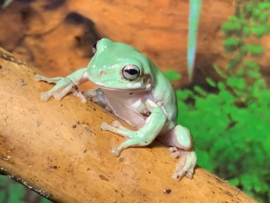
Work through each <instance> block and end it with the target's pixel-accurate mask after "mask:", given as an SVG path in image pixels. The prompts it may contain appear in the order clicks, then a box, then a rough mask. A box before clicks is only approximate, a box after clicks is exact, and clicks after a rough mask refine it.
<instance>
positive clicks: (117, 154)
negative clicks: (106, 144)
mask: <svg viewBox="0 0 270 203" xmlns="http://www.w3.org/2000/svg"><path fill="white" fill-rule="evenodd" d="M111 152H112V154H113V155H114V156H119V155H120V151H119V150H118V149H117V148H112V150H111Z"/></svg>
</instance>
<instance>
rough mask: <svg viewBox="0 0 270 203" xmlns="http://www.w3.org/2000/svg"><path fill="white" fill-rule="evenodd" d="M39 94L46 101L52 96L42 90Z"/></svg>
mask: <svg viewBox="0 0 270 203" xmlns="http://www.w3.org/2000/svg"><path fill="white" fill-rule="evenodd" d="M39 95H40V98H41V100H42V101H45V102H46V101H48V100H49V99H50V97H51V96H52V95H50V94H48V93H47V92H41V93H40V94H39Z"/></svg>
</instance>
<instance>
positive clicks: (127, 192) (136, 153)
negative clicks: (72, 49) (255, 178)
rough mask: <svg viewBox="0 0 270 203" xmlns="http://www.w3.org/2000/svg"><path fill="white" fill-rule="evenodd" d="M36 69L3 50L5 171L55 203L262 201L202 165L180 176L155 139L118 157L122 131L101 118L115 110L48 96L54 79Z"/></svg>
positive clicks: (1, 166)
mask: <svg viewBox="0 0 270 203" xmlns="http://www.w3.org/2000/svg"><path fill="white" fill-rule="evenodd" d="M35 73H39V71H38V70H37V69H35V68H33V67H29V66H28V65H27V64H26V63H24V62H22V61H20V60H18V59H16V58H14V57H13V56H12V55H11V54H10V53H8V52H6V51H5V50H3V49H0V98H1V99H0V171H1V173H4V174H7V175H9V176H10V177H12V178H13V179H15V180H17V181H19V182H21V183H22V184H24V185H26V186H28V187H29V188H31V189H32V190H35V191H36V192H38V193H39V194H41V195H43V196H45V197H47V198H49V199H51V200H52V201H55V202H65V203H68V202H71V203H75V202H80V203H84V202H87V203H89V202H95V203H96V202H155V203H157V202H181V203H186V202H195V203H196V202H239V203H241V202H245V203H246V202H250V203H252V202H256V201H255V200H253V199H252V198H250V197H248V196H247V195H245V194H244V193H242V192H241V191H239V190H238V189H237V188H235V187H233V186H231V185H229V184H228V183H227V182H226V181H224V180H222V179H220V178H218V177H216V176H215V175H213V174H211V173H209V172H207V171H206V170H204V169H203V168H200V167H197V168H196V170H195V175H194V178H193V179H192V180H190V179H187V178H183V179H182V180H181V181H180V182H176V181H174V180H173V179H171V178H170V175H171V174H172V173H173V171H174V166H175V164H176V162H177V160H175V159H173V158H171V157H170V153H169V150H168V149H167V148H165V147H163V146H161V145H160V144H159V143H157V142H155V143H153V144H152V145H151V146H150V147H147V148H133V149H127V150H125V151H123V152H122V154H121V156H120V157H114V156H113V155H112V154H111V153H110V149H111V148H112V147H115V146H117V145H118V144H120V143H121V142H122V141H123V138H121V137H119V136H118V135H115V134H113V133H110V132H104V131H101V130H100V123H101V122H102V121H106V122H108V123H111V122H112V121H113V120H115V119H116V117H115V116H113V115H111V114H110V113H108V112H106V111H105V110H104V109H102V108H100V107H99V106H96V105H95V104H93V103H91V102H87V104H83V103H81V102H80V99H79V98H76V97H74V96H72V95H68V96H66V97H65V98H64V99H63V100H62V101H60V102H59V101H56V100H54V99H50V100H49V101H48V102H42V101H41V100H40V98H39V92H42V91H46V90H48V89H50V88H51V87H52V86H51V85H49V84H46V83H43V82H36V81H34V79H33V77H34V74H35ZM122 123H123V125H125V126H128V125H127V124H125V123H124V122H122ZM129 128H130V127H129Z"/></svg>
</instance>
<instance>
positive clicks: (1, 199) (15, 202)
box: [0, 175, 51, 203]
mask: <svg viewBox="0 0 270 203" xmlns="http://www.w3.org/2000/svg"><path fill="white" fill-rule="evenodd" d="M30 201H31V202H33V201H34V202H40V203H50V202H51V201H49V200H47V199H45V198H42V197H41V196H39V195H38V194H36V193H35V192H32V191H31V190H29V189H27V188H26V187H25V186H23V185H22V184H19V183H16V182H15V181H14V180H12V179H10V178H9V177H8V176H3V175H0V203H24V202H30Z"/></svg>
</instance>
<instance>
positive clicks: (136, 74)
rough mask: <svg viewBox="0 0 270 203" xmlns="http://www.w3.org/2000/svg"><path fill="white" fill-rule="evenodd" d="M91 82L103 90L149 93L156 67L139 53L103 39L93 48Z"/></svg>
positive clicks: (90, 66) (90, 69)
mask: <svg viewBox="0 0 270 203" xmlns="http://www.w3.org/2000/svg"><path fill="white" fill-rule="evenodd" d="M93 52H94V56H93V58H92V60H91V61H90V63H89V64H88V77H89V79H90V80H91V81H92V82H93V83H94V84H95V85H97V86H98V87H100V88H101V89H108V90H117V91H119V90H122V91H125V90H129V91H130V90H132V91H148V90H150V89H152V84H154V81H153V75H152V71H151V69H152V68H151V66H154V64H153V63H152V62H151V61H150V59H149V58H148V57H146V56H145V55H143V54H141V53H140V52H139V51H138V50H137V49H135V48H134V47H132V46H129V45H127V44H123V43H116V42H112V41H111V40H109V39H106V38H103V39H101V40H99V41H98V42H97V43H96V44H94V46H93Z"/></svg>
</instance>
